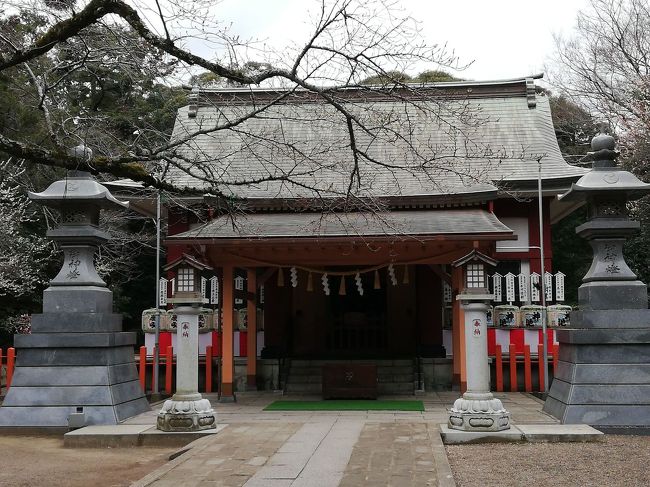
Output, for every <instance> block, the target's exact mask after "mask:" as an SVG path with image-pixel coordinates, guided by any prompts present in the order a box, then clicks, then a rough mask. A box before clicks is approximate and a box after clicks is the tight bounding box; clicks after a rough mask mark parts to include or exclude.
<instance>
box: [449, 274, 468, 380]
mask: <svg viewBox="0 0 650 487" xmlns="http://www.w3.org/2000/svg"><path fill="white" fill-rule="evenodd" d="M462 286H463V269H462V267H455V268H453V269H452V271H451V289H452V299H453V302H452V340H453V344H452V347H453V350H454V364H453V371H454V375H453V383H454V384H455V385H456V386H458V387H459V388H460V391H461V392H465V390H466V389H467V372H466V367H465V366H466V362H465V324H464V321H465V317H464V313H463V309H462V307H461V306H460V301H457V300H456V295H457V294H458V293H459V292H461V290H462Z"/></svg>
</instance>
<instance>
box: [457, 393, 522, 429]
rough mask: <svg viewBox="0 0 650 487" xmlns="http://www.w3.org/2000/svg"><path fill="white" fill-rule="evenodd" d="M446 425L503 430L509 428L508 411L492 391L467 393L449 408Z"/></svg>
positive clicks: (460, 427) (461, 427)
mask: <svg viewBox="0 0 650 487" xmlns="http://www.w3.org/2000/svg"><path fill="white" fill-rule="evenodd" d="M448 425H449V427H450V428H451V429H456V430H461V431H503V430H507V429H509V428H510V413H509V412H508V411H506V409H505V408H504V407H503V404H502V403H501V400H500V399H496V398H495V397H494V396H493V395H492V393H489V392H488V393H483V394H477V393H468V392H466V393H465V394H463V397H461V398H458V399H456V402H454V406H453V407H452V408H451V409H450V410H449V421H448Z"/></svg>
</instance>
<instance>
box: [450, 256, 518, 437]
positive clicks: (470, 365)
mask: <svg viewBox="0 0 650 487" xmlns="http://www.w3.org/2000/svg"><path fill="white" fill-rule="evenodd" d="M453 265H454V267H461V266H462V267H463V271H464V272H463V273H464V276H465V280H464V288H463V291H462V293H460V294H459V295H458V296H457V297H456V299H458V300H459V301H460V302H461V306H462V307H463V312H464V318H465V323H464V327H465V357H466V364H467V391H466V392H465V393H464V394H463V396H462V397H461V398H459V399H456V401H455V402H454V406H453V407H452V408H451V409H450V410H449V421H448V426H449V428H451V429H456V430H461V431H472V432H477V431H502V430H506V429H508V428H510V413H509V412H508V411H506V410H505V409H504V407H503V404H502V403H501V400H499V399H496V398H495V397H494V395H493V394H492V393H491V392H490V369H489V362H488V353H487V310H488V304H489V303H490V301H491V300H492V299H493V296H492V295H491V294H489V293H488V288H487V273H486V270H485V268H486V265H489V266H494V265H496V261H495V260H494V259H491V258H490V257H488V256H486V255H483V254H481V253H480V252H478V251H476V250H473V251H472V252H470V253H469V254H467V255H466V256H465V257H463V258H461V259H459V260H457V261H456V262H454V263H453Z"/></svg>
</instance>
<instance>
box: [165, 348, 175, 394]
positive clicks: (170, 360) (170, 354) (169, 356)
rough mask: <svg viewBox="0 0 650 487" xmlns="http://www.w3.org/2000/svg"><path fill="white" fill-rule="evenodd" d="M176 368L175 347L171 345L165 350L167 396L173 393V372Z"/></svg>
mask: <svg viewBox="0 0 650 487" xmlns="http://www.w3.org/2000/svg"><path fill="white" fill-rule="evenodd" d="M173 366H174V347H172V346H171V345H169V346H168V347H167V350H165V394H171V393H172V370H173Z"/></svg>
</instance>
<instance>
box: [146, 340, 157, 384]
mask: <svg viewBox="0 0 650 487" xmlns="http://www.w3.org/2000/svg"><path fill="white" fill-rule="evenodd" d="M157 353H158V350H156V347H153V353H152V355H151V389H152V390H153V383H154V377H155V375H156V371H155V369H154V366H153V364H154V363H155V361H154V357H155V356H156V354H157ZM145 363H146V361H145ZM158 365H159V366H160V357H158ZM158 381H160V375H159V376H158ZM157 386H158V391H160V382H158V384H157Z"/></svg>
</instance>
